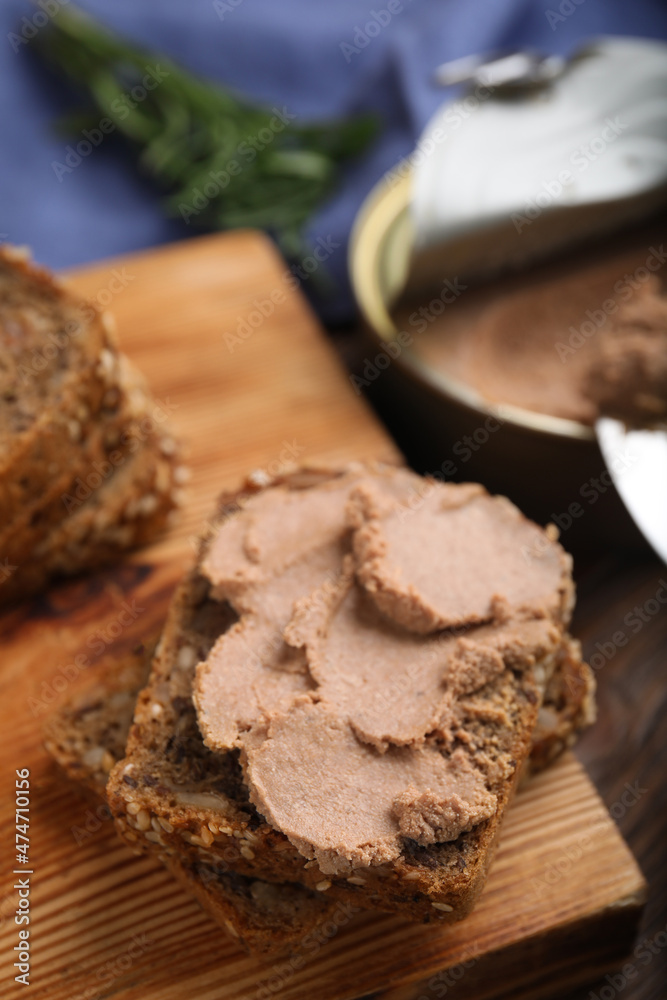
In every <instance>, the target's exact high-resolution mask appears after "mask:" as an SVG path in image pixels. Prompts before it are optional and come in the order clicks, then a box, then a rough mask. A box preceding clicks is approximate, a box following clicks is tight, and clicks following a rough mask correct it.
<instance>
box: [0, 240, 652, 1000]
mask: <svg viewBox="0 0 667 1000" xmlns="http://www.w3.org/2000/svg"><path fill="white" fill-rule="evenodd" d="M73 281H74V283H75V284H76V286H77V287H78V288H79V289H80V290H82V291H83V292H84V293H85V294H86V295H88V296H89V297H90V298H92V299H96V300H97V301H101V299H100V295H101V294H102V293H103V294H102V299H103V300H105V301H106V300H107V299H111V301H110V303H109V304H110V307H111V308H112V309H113V312H114V313H115V315H116V317H117V321H118V327H119V336H120V340H121V344H122V346H123V347H124V348H125V349H126V350H127V351H128V353H129V354H130V355H131V356H132V357H133V358H134V360H135V361H136V362H137V363H138V364H139V365H140V367H141V368H142V369H143V370H144V372H145V374H146V375H147V377H148V379H149V381H150V383H151V386H152V388H153V390H154V393H155V395H156V399H157V403H158V405H159V407H160V410H159V413H160V414H161V413H163V412H167V413H169V414H170V419H171V422H172V424H173V426H174V428H175V430H176V432H177V433H179V434H180V435H181V436H182V437H183V439H184V440H185V441H186V442H187V445H188V448H189V461H190V465H191V468H192V471H193V478H192V483H191V487H190V492H189V498H188V502H187V505H186V508H185V510H184V515H183V518H182V520H181V523H180V525H179V526H178V528H177V529H175V530H174V531H173V532H172V533H171V534H170V535H169V536H168V537H167V538H166V539H164V540H163V541H162V542H160V543H159V544H158V545H155V546H153V547H152V548H150V549H147V550H144V551H142V552H141V553H138V554H136V555H134V556H133V557H132V558H131V559H128V560H126V561H125V562H124V563H123V564H122V565H120V566H118V567H116V568H115V569H113V570H109V571H105V572H103V573H100V574H97V575H95V576H92V577H90V578H87V579H83V580H79V581H75V582H72V583H70V584H66V585H62V586H59V587H57V588H54V589H53V590H52V591H51V592H50V593H49V594H48V595H45V596H43V597H41V598H39V599H37V600H35V601H33V602H32V603H30V604H27V605H24V606H22V607H20V608H18V609H16V610H14V611H12V612H10V613H7V614H5V615H4V616H3V617H2V618H1V619H0V635H1V636H2V649H3V664H2V672H1V675H0V712H1V713H2V725H1V726H0V751H1V752H2V759H3V765H4V766H3V770H2V775H3V779H2V780H3V791H2V806H1V807H0V810H1V811H0V844H1V845H2V866H1V871H2V878H3V883H2V886H1V887H0V948H1V952H0V959H1V962H2V971H1V975H2V982H3V987H2V995H3V996H18V995H20V992H21V990H25V987H23V986H19V985H17V984H15V983H14V982H13V981H12V980H13V976H14V974H15V970H14V969H13V965H12V963H13V961H14V953H13V950H12V949H13V948H14V945H15V944H17V942H18V934H17V931H18V928H17V927H16V925H15V923H14V911H15V909H16V906H17V894H16V892H15V891H14V890H13V888H12V886H13V879H14V876H13V875H12V871H13V868H14V864H15V862H14V857H15V855H14V851H13V843H14V809H13V804H14V777H15V774H14V771H15V768H29V769H30V772H31V824H30V838H31V839H30V860H31V870H32V871H33V874H32V875H31V876H30V878H31V895H30V904H31V924H30V929H31V937H30V943H31V949H32V955H33V958H32V969H31V984H30V987H29V991H28V992H27V993H26V994H25V995H27V996H31V997H34V998H39V1000H47V998H48V1000H74V998H83V997H86V998H87V1000H97V998H103V997H116V998H119V1000H134V998H142V1000H158V998H159V1000H163V998H164V1000H186V998H190V997H195V996H196V997H198V998H199V1000H208V998H211V1000H213V998H216V1000H241V998H247V1000H249V998H257V1000H267V998H269V997H280V998H281V1000H306V998H308V1000H311V998H315V997H317V998H321V1000H352V998H360V997H370V996H371V995H372V996H378V997H379V996H382V997H386V998H387V1000H389V998H391V1000H408V998H420V1000H421V998H426V1000H434V998H438V997H442V996H445V995H447V996H450V995H454V996H457V995H458V996H461V997H464V996H465V997H466V998H470V1000H475V998H477V1000H481V998H489V1000H490V998H492V997H495V998H500V997H505V998H510V997H512V998H524V1000H528V998H546V997H552V996H564V995H565V994H566V993H567V992H568V990H570V991H571V990H572V989H574V988H576V987H578V986H579V985H581V984H582V983H585V982H589V981H591V980H592V979H594V978H595V977H596V975H599V974H601V973H603V972H604V971H605V970H606V969H608V968H610V967H611V966H612V965H617V964H618V963H619V962H622V961H623V959H624V958H625V956H626V954H627V953H628V951H629V949H630V948H631V946H632V939H633V933H634V930H635V929H636V923H637V919H638V916H639V911H640V902H641V897H642V894H643V892H644V883H643V879H642V877H641V874H640V872H639V870H638V868H637V866H636V864H635V862H634V861H633V859H632V856H631V854H630V852H629V851H628V849H627V847H626V845H625V843H624V842H623V840H622V838H621V837H620V835H619V833H618V830H617V828H616V826H615V825H614V823H613V822H612V821H611V819H610V817H609V813H608V812H607V810H606V809H605V807H604V805H603V803H602V802H601V800H600V798H599V797H598V795H597V794H596V792H595V790H594V788H593V786H592V784H591V782H590V780H589V779H588V777H587V776H586V774H585V772H584V770H583V768H582V767H581V765H580V764H579V763H578V762H577V761H576V759H575V758H574V757H573V756H572V755H567V756H566V757H565V758H564V759H563V760H562V761H561V762H560V763H559V764H558V765H557V766H555V767H553V768H552V769H551V770H549V771H548V772H546V773H545V774H543V775H541V776H539V777H538V778H536V779H533V780H532V781H531V782H530V783H529V784H528V786H527V787H526V788H525V789H524V790H522V791H521V792H520V793H519V795H518V796H517V798H516V800H515V802H514V803H513V805H512V808H511V809H510V811H509V814H508V816H507V820H506V823H505V826H504V829H503V833H502V838H501V844H500V847H499V849H498V854H497V857H496V860H495V863H494V865H493V868H492V871H491V874H490V877H489V881H488V884H487V887H486V889H485V891H484V894H483V896H482V898H481V900H480V903H479V904H478V906H477V908H476V909H475V911H474V913H473V914H472V915H471V916H470V917H469V918H468V919H467V920H466V921H464V922H462V923H461V924H459V925H456V926H453V927H450V928H443V927H434V926H431V925H429V926H422V925H415V924H409V923H406V922H405V921H402V920H400V919H399V918H396V917H391V916H386V915H374V914H357V915H353V916H350V917H349V919H347V918H346V920H345V921H343V922H344V924H345V925H344V926H342V927H341V928H340V929H338V928H335V927H334V926H333V925H332V926H331V927H330V928H328V929H327V928H326V927H325V931H324V934H323V936H321V937H320V938H316V939H314V940H313V939H311V940H309V941H306V940H304V942H303V946H302V948H301V949H299V951H297V953H296V955H295V957H294V958H293V959H291V960H283V961H280V962H277V963H275V962H273V963H272V962H268V963H267V962H264V963H262V962H259V961H258V960H257V959H253V958H249V957H248V956H246V955H244V954H242V953H241V952H240V951H239V950H238V949H237V948H236V946H235V945H234V944H233V942H231V941H230V940H229V939H227V938H226V937H225V936H224V935H223V934H222V932H221V931H220V930H219V928H217V927H216V926H215V925H214V924H213V923H212V922H211V920H210V919H209V918H208V917H207V916H206V915H205V914H204V913H203V912H202V911H201V910H200V908H199V907H198V905H197V904H196V903H195V902H194V901H193V900H192V899H191V898H189V897H188V896H187V895H186V894H184V893H183V891H182V890H181V889H180V888H178V887H177V886H176V885H175V884H174V883H173V882H172V880H171V878H170V877H169V876H168V874H167V873H166V872H165V871H164V870H163V869H162V868H161V867H160V865H159V864H157V863H156V862H155V861H153V860H151V859H149V858H143V857H137V856H134V855H133V854H132V853H130V852H129V851H128V850H127V848H126V847H125V846H124V845H122V844H121V843H120V841H119V840H118V839H117V838H116V835H115V833H114V831H113V827H112V824H111V822H110V820H109V818H108V815H107V814H106V813H105V811H104V810H103V809H100V810H96V809H95V807H94V806H91V804H90V803H89V802H88V801H87V800H86V799H85V798H84V797H83V796H82V795H81V794H80V793H79V791H78V790H77V789H76V788H74V787H73V786H70V785H68V784H67V783H65V782H64V781H63V779H62V778H61V777H60V776H59V775H58V773H57V771H56V769H55V767H54V766H53V765H52V763H51V762H50V761H49V759H48V757H47V756H46V754H45V752H44V751H43V749H42V747H41V741H40V728H41V724H42V722H43V719H44V717H45V716H46V714H47V713H48V711H50V710H51V709H52V707H53V705H55V704H57V702H58V701H59V700H60V699H62V698H65V697H67V695H68V693H69V692H71V690H72V685H73V684H75V683H76V681H77V675H78V674H86V672H88V673H89V672H90V671H91V670H94V662H95V659H96V657H99V655H100V653H101V652H105V651H108V649H109V647H110V646H111V647H113V648H121V647H123V646H128V645H133V644H134V643H136V642H137V640H139V639H140V638H141V637H142V636H143V635H146V634H148V633H150V632H151V631H152V630H153V629H154V627H155V626H156V625H157V624H159V622H160V620H161V618H162V616H163V615H164V613H165V609H166V606H167V603H168V600H169V596H170V593H171V590H172V588H173V585H174V583H175V581H176V580H177V579H178V577H179V575H180V573H181V572H182V570H183V567H184V566H185V565H186V564H187V562H188V561H189V560H190V559H191V557H192V554H193V537H194V534H195V532H196V531H197V529H198V527H199V525H200V523H201V521H202V520H203V519H204V518H205V517H206V515H207V513H208V511H209V510H210V509H211V507H212V503H213V500H214V497H215V496H216V494H217V493H218V492H219V491H220V490H221V489H222V488H223V487H227V486H232V485H234V484H236V483H238V481H239V480H240V479H241V477H242V476H243V474H245V473H246V472H248V471H249V470H250V469H252V468H258V467H260V468H264V469H267V470H269V471H273V470H274V469H278V468H280V466H281V465H282V464H286V463H289V462H291V461H292V460H293V459H295V458H296V459H297V460H298V461H302V462H309V461H310V462H314V461H317V460H322V459H324V460H327V461H342V460H345V459H350V458H360V457H370V456H376V457H382V458H385V459H389V460H391V459H393V460H396V459H397V458H398V456H397V453H396V450H395V448H394V446H393V445H392V444H391V442H390V441H389V439H388V437H387V436H386V434H385V432H384V431H383V430H382V428H381V425H380V424H379V422H378V421H377V419H376V418H375V417H373V416H372V414H371V413H370V411H369V410H368V409H367V408H366V406H365V404H364V403H363V402H362V401H361V400H360V399H359V398H358V397H357V396H355V394H354V393H353V392H352V391H351V389H350V386H349V382H348V379H347V377H346V375H345V374H344V371H343V370H342V368H341V366H340V365H339V363H338V360H337V358H336V356H335V352H334V351H333V349H332V348H331V346H330V345H328V344H327V342H326V340H325V339H324V336H323V334H322V332H321V331H320V330H319V328H318V326H317V323H316V322H315V320H314V319H313V317H312V316H311V315H310V313H309V311H308V309H307V308H306V306H305V305H304V303H303V301H302V300H301V299H300V298H299V297H298V296H297V295H296V294H295V293H294V292H293V290H292V289H291V288H290V287H289V285H288V282H287V281H286V279H285V266H284V264H283V263H282V262H281V261H280V259H279V258H278V257H277V255H276V254H275V252H274V251H273V250H272V249H271V248H270V246H269V244H268V243H267V242H266V241H265V240H264V239H263V238H262V237H260V236H257V235H256V234H252V233H237V234H234V235H233V236H224V237H221V236H216V237H209V238H204V239H200V240H195V241H192V242H189V243H187V244H180V245H176V246H174V247H169V248H164V249H161V250H158V251H155V252H151V253H147V254H144V255H138V256H134V257H129V258H126V259H123V260H122V261H116V262H111V263H108V264H104V265H100V266H99V267H96V268H93V269H89V270H87V271H85V272H79V273H78V274H77V275H75V276H73ZM114 289H116V290H114ZM281 293H282V295H281ZM272 302H273V304H274V308H273V309H271V303H272ZM248 330H249V331H250V332H249V333H247V332H246V331H248ZM156 419H158V417H157V415H156ZM643 572H644V570H643V569H642V568H639V569H637V570H636V575H635V577H634V585H633V586H634V587H635V590H634V591H633V595H634V594H639V595H640V596H641V594H644V593H650V590H651V587H652V586H653V578H652V577H651V578H650V579H649V577H646V576H644V575H642V574H643ZM651 572H652V571H651ZM592 579H593V583H591V585H590V588H589V590H586V589H585V588H584V602H583V605H582V611H581V615H583V616H584V617H583V619H582V618H581V617H580V630H581V631H582V632H583V633H585V638H586V640H587V641H588V642H593V643H594V642H595V641H596V640H595V637H596V636H598V635H602V636H604V635H606V634H607V633H606V632H605V629H606V628H607V627H608V625H609V624H610V622H608V621H607V619H606V617H605V616H606V615H607V613H608V607H607V605H606V604H605V603H604V602H603V603H602V605H599V604H596V602H597V601H599V597H598V595H599V590H598V589H597V586H596V583H595V579H596V578H595V577H593V578H592ZM617 596H618V600H619V601H620V600H623V601H625V600H626V598H627V592H623V596H622V597H621V592H620V590H619V593H618V595H617ZM627 599H630V598H627ZM632 599H634V596H633V598H632ZM123 609H124V610H125V614H124V615H123V617H122V618H121V617H120V616H121V612H122V611H123ZM128 609H129V611H128ZM587 613H588V614H589V617H588V618H586V617H585V616H586V614H587ZM596 615H597V617H595V616H596ZM128 620H129V623H128ZM591 622H594V623H595V624H594V625H593V626H592V628H593V631H592V632H590V633H587V632H586V630H587V628H588V629H590V628H591V625H590V623H591ZM587 623H588V624H587ZM646 629H647V630H646V631H645V632H643V633H641V635H642V636H643V637H644V639H645V640H646V641H647V642H648V636H649V635H653V634H654V633H653V632H649V625H647V626H646ZM651 641H652V640H651ZM633 648H634V649H635V650H636V649H637V647H636V646H635V647H633ZM646 651H647V652H648V647H647V649H646ZM77 654H79V657H80V658H79V660H75V657H76V656H77ZM81 657H83V659H82V658H81ZM654 658H655V657H654ZM619 662H620V660H613V659H612V660H610V661H609V665H610V666H612V667H613V668H614V669H615V668H616V666H617V663H619ZM605 669H606V668H605ZM601 674H603V672H602V671H601ZM603 676H604V677H605V678H606V677H611V676H612V674H611V673H610V672H609V673H607V674H606V675H603ZM654 697H655V698H656V700H657V697H658V686H657V685H656V691H655V695H654ZM622 708H624V706H621V709H622ZM623 717H624V716H623V714H622V712H621V711H619V718H623ZM606 735H607V738H608V740H609V745H608V748H607V749H608V752H609V753H614V752H617V747H616V746H615V744H616V743H617V742H619V740H620V738H621V737H620V735H619V733H618V730H617V728H616V725H615V724H614V723H612V725H611V729H610V730H609V731H607V733H606ZM625 735H627V733H626V734H624V736H623V739H625ZM636 739H637V740H638V741H640V742H641V740H643V739H644V734H642V733H641V732H637V733H636ZM589 745H590V744H584V747H586V746H589ZM663 746H664V744H663ZM589 759H590V760H591V762H592V764H593V765H594V766H595V767H596V768H598V769H601V770H602V771H603V772H604V767H605V766H606V764H605V762H604V761H602V754H601V755H599V756H598V757H596V756H595V754H593V755H592V756H590V757H589ZM644 765H645V767H646V768H647V769H649V770H650V768H651V767H652V762H651V761H650V760H648V759H646V760H645V761H644V763H643V765H642V766H644ZM605 773H606V772H605ZM635 777H637V778H638V779H639V780H642V781H643V780H645V774H644V771H643V770H640V771H638V772H637V773H636V774H633V775H631V778H632V779H633V780H634V778H635ZM646 780H647V781H648V780H649V779H648V777H646ZM619 781H620V778H619ZM625 791H626V789H625V788H624V784H623V781H620V784H617V785H615V786H614V787H613V790H611V789H610V794H612V798H611V799H610V800H609V799H608V804H609V805H611V806H613V805H614V802H615V801H617V800H618V801H621V800H622V798H623V794H624V792H625ZM613 796H616V798H613ZM644 801H645V797H644V793H641V795H640V797H639V800H638V803H637V804H636V805H633V806H632V807H626V811H625V813H624V814H623V815H621V816H619V819H620V822H621V823H624V822H626V823H630V824H632V823H634V820H633V819H632V817H633V816H635V815H637V812H636V810H638V809H639V808H640V806H641V807H642V808H643V805H642V803H643V802H644ZM612 811H613V810H612ZM640 846H641V845H640ZM642 849H644V848H642ZM655 849H656V845H655V844H654V843H653V841H652V840H651V839H650V837H649V838H648V839H647V841H646V845H645V851H646V853H647V854H649V855H650V852H651V851H653V850H655ZM334 931H335V933H334ZM584 995H587V993H586V992H585V993H584ZM623 995H624V996H629V992H627V991H626V992H624V994H623ZM601 1000H604V997H601ZM642 1000H643V998H642Z"/></svg>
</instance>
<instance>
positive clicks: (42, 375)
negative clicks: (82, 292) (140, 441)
mask: <svg viewBox="0 0 667 1000" xmlns="http://www.w3.org/2000/svg"><path fill="white" fill-rule="evenodd" d="M116 357H117V355H116V343H115V337H114V334H113V329H112V321H111V317H110V316H108V315H107V314H102V313H100V312H99V311H98V310H97V309H95V308H94V307H93V306H92V305H91V304H89V303H87V302H85V301H84V300H82V299H81V298H79V297H77V296H75V295H73V294H72V293H71V292H69V291H68V290H67V289H66V288H65V286H64V285H62V284H61V283H60V282H59V281H58V280H57V279H55V278H54V277H53V276H52V275H50V274H49V273H48V271H46V270H44V269H42V268H39V267H36V266H34V265H32V264H31V263H30V262H29V258H28V255H27V253H26V252H25V251H24V250H22V249H17V248H14V247H9V246H4V247H2V248H0V395H1V397H2V407H1V408H0V483H2V490H1V491H0V524H2V525H3V526H4V525H5V524H7V523H8V522H9V521H10V520H12V519H13V518H14V517H15V516H17V515H18V514H20V513H21V512H22V511H23V510H24V509H25V508H26V507H29V506H30V505H31V503H34V502H39V501H40V499H41V498H42V496H43V494H44V492H45V491H48V490H49V489H50V488H52V486H53V482H54V480H56V479H58V477H60V476H62V475H63V474H65V473H66V472H67V470H68V468H70V467H74V466H75V465H76V463H77V461H78V460H79V457H80V454H81V447H82V445H81V442H82V439H83V436H84V432H85V428H86V426H87V425H88V424H89V422H90V420H91V416H92V415H93V414H97V413H98V412H99V411H100V409H101V408H103V407H104V406H106V405H108V404H111V403H112V400H111V398H110V394H111V395H113V393H114V385H115V380H116V374H117V369H116Z"/></svg>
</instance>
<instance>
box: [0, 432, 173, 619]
mask: <svg viewBox="0 0 667 1000" xmlns="http://www.w3.org/2000/svg"><path fill="white" fill-rule="evenodd" d="M165 451H166V452H167V453H166V454H165ZM183 471H184V470H183V467H182V466H181V465H180V464H178V460H177V455H176V454H175V453H174V451H173V441H172V439H171V438H170V437H169V436H163V435H161V434H158V433H155V432H151V433H149V434H148V435H147V436H146V437H145V439H144V440H143V441H141V442H140V443H139V447H138V448H137V449H136V450H135V451H126V452H125V453H124V454H123V457H122V461H121V462H120V463H119V464H118V465H116V466H114V467H113V469H112V471H110V473H109V476H108V478H107V479H104V480H102V482H101V483H100V485H99V486H98V487H97V488H96V489H93V490H91V491H90V495H89V496H88V497H86V498H84V499H83V500H82V501H81V503H80V505H79V506H74V507H73V508H72V510H71V513H70V514H69V515H68V516H66V517H65V518H64V519H62V520H61V521H60V522H59V523H57V524H56V525H55V526H54V527H52V528H51V530H50V531H46V532H44V531H42V532H38V533H37V535H38V537H36V538H35V540H34V542H33V546H32V551H31V555H30V558H25V559H23V560H22V561H19V560H18V559H17V560H16V565H15V568H14V569H13V571H12V573H11V575H10V576H9V577H8V578H7V579H6V580H5V582H4V583H2V584H0V606H2V605H3V604H8V603H11V602H13V601H16V600H17V599H19V598H21V597H25V596H27V595H29V594H33V593H36V592H38V591H40V590H41V589H43V588H44V587H45V586H46V585H47V583H48V582H49V581H50V580H52V579H54V578H59V577H64V576H73V575H74V574H76V573H80V572H83V571H85V570H88V569H91V568H94V567H99V566H103V565H107V564H109V563H111V562H113V561H115V560H117V559H118V557H119V555H121V554H122V553H123V552H124V551H126V550H129V549H133V548H137V547H139V546H142V545H145V544H147V543H148V542H150V541H152V540H153V539H154V538H155V537H156V536H157V535H159V534H160V532H162V531H163V530H164V529H165V528H166V527H167V526H168V524H169V520H170V515H171V514H172V512H173V511H174V509H175V508H176V506H177V504H178V502H179V500H180V493H181V488H180V485H179V484H180V483H182V473H183ZM24 552H25V549H24ZM10 560H11V556H10Z"/></svg>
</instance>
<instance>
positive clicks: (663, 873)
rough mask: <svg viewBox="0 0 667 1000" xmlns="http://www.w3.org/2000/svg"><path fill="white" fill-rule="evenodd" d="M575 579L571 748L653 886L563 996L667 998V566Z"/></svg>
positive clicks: (358, 352) (636, 564)
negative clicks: (590, 721) (633, 930)
mask: <svg viewBox="0 0 667 1000" xmlns="http://www.w3.org/2000/svg"><path fill="white" fill-rule="evenodd" d="M333 339H334V342H335V343H336V345H337V346H338V349H339V351H340V353H341V356H342V358H343V361H344V362H345V364H346V366H347V367H348V370H349V371H352V372H357V373H359V372H360V371H361V364H362V361H363V358H364V357H365V356H366V354H367V347H368V345H367V342H366V343H365V341H364V338H363V336H360V335H359V332H358V331H357V330H339V331H336V332H335V334H334V338H333ZM369 400H370V402H371V403H372V405H373V406H374V407H375V409H376V410H377V412H378V413H379V415H380V417H381V418H382V419H383V421H384V422H385V424H386V425H387V426H388V428H389V430H390V432H393V436H394V437H395V438H396V439H397V440H398V444H399V446H400V447H401V449H402V450H403V453H404V454H405V455H406V458H407V459H408V461H409V462H411V464H413V465H414V466H415V467H416V468H417V469H418V471H420V472H426V471H428V469H427V468H421V467H420V466H421V465H423V462H421V461H420V454H421V448H420V442H419V441H417V440H415V439H413V437H412V436H411V433H410V428H409V418H408V420H407V421H406V417H405V414H403V413H399V412H397V411H396V410H393V409H392V407H391V406H389V407H388V404H387V401H386V399H385V397H383V395H382V394H381V393H375V392H373V391H372V390H371V392H370V394H369ZM666 516H667V512H666ZM575 578H576V581H577V606H576V611H575V615H574V621H573V624H572V632H573V634H574V635H575V636H576V637H577V638H578V639H580V640H581V642H582V645H583V650H584V655H585V657H586V659H587V660H588V661H589V662H591V665H592V666H593V667H594V669H595V674H596V679H597V705H598V718H597V721H596V723H595V725H594V726H592V727H591V728H590V729H589V730H588V731H587V732H586V733H585V734H584V735H583V736H582V737H581V739H580V741H579V743H578V744H577V747H576V753H577V755H578V757H579V758H580V760H581V761H582V763H583V764H584V765H585V766H586V768H587V770H588V773H589V774H590V776H591V778H592V780H593V781H594V783H595V785H596V786H597V788H598V790H599V792H600V795H601V796H602V798H603V800H604V802H605V803H606V805H607V807H608V809H609V810H610V812H611V815H612V816H613V817H614V819H615V820H616V822H617V824H618V826H619V827H620V829H621V832H622V834H623V836H624V837H625V839H626V841H627V843H628V844H629V845H630V847H631V849H632V851H633V853H634V855H635V857H636V858H637V861H638V862H639V865H640V867H641V869H642V871H643V873H644V875H645V877H646V879H647V881H648V885H649V893H648V902H647V905H646V910H645V913H644V918H643V921H642V925H641V928H640V932H639V935H638V938H637V942H636V947H635V952H636V954H635V955H633V956H631V958H630V959H629V960H628V962H627V963H626V965H625V966H624V968H623V969H622V970H621V972H620V973H619V972H612V973H610V974H609V978H603V979H601V980H600V981H599V982H598V983H593V984H591V986H589V987H587V988H586V989H584V990H582V991H580V992H577V993H574V994H570V995H568V996H567V997H563V998H562V1000H615V998H617V997H620V998H622V1000H665V998H667V566H664V565H663V564H662V563H661V562H660V561H659V560H658V559H657V558H655V557H654V556H653V555H652V554H651V553H650V552H648V550H647V551H644V552H638V553H634V554H623V553H620V552H614V551H608V552H599V551H598V552H593V553H586V554H585V555H584V554H582V555H577V554H576V553H575ZM660 598H662V602H661V601H660ZM620 633H622V634H620ZM582 891H583V892H585V885H582ZM620 958H622V956H619V959H620ZM453 995H455V993H453Z"/></svg>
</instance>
